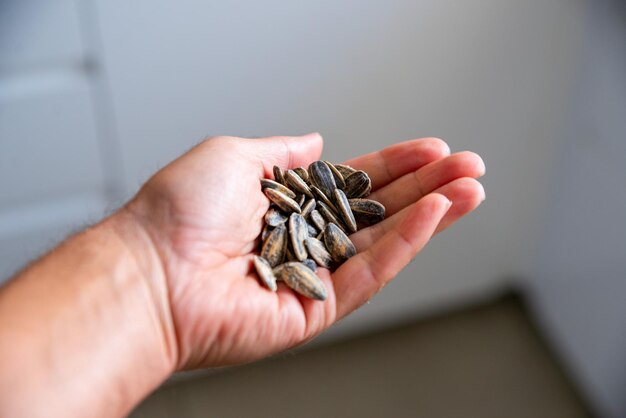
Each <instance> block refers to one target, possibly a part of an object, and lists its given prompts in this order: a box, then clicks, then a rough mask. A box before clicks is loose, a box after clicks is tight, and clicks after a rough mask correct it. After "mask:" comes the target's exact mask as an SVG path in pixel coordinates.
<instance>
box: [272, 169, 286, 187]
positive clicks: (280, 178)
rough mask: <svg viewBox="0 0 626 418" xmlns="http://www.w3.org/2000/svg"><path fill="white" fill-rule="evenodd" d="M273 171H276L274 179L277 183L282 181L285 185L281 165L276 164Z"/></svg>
mask: <svg viewBox="0 0 626 418" xmlns="http://www.w3.org/2000/svg"><path fill="white" fill-rule="evenodd" d="M273 171H274V181H275V182H276V183H280V184H282V185H284V184H285V179H284V178H283V172H282V171H281V170H280V167H278V166H277V165H275V166H274V169H273Z"/></svg>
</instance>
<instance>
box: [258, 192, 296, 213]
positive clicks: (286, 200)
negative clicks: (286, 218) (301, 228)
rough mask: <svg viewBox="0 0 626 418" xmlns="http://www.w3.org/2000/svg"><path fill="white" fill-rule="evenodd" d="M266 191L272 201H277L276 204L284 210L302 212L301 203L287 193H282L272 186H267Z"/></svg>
mask: <svg viewBox="0 0 626 418" xmlns="http://www.w3.org/2000/svg"><path fill="white" fill-rule="evenodd" d="M264 191H265V196H267V197H268V199H269V200H271V201H272V202H274V203H276V205H277V206H278V207H279V208H281V209H282V210H284V211H285V212H296V213H300V205H298V203H297V202H296V201H295V200H293V199H292V198H290V197H289V196H287V195H286V194H284V193H281V192H279V191H278V190H274V189H271V188H266V189H265V190H264Z"/></svg>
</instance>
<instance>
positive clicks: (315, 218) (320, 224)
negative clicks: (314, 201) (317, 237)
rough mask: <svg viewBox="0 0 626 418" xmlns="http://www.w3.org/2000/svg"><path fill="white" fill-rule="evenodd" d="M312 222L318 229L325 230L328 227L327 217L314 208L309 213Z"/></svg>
mask: <svg viewBox="0 0 626 418" xmlns="http://www.w3.org/2000/svg"><path fill="white" fill-rule="evenodd" d="M309 218H310V220H311V221H310V222H311V223H312V224H313V225H315V227H316V228H317V229H319V230H320V231H323V230H324V228H326V223H327V222H326V219H324V217H323V216H322V215H320V213H319V212H318V211H317V210H312V211H311V215H309Z"/></svg>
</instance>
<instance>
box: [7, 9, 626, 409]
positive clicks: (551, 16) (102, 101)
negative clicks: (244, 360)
mask: <svg viewBox="0 0 626 418" xmlns="http://www.w3.org/2000/svg"><path fill="white" fill-rule="evenodd" d="M311 131H319V132H321V133H322V135H323V136H324V137H325V150H324V158H325V159H328V160H331V161H337V162H340V161H343V160H345V159H348V158H350V157H353V156H356V155H359V154H362V153H366V152H370V151H373V150H376V149H379V148H382V147H385V146H387V145H390V144H393V143H396V142H399V141H401V140H405V139H410V138H416V137H423V136H437V137H441V138H444V139H445V140H446V141H447V142H448V143H449V144H450V146H451V148H452V150H453V151H460V150H465V149H470V150H473V151H476V152H478V153H479V154H480V155H482V156H483V158H484V160H485V162H486V166H487V175H486V176H485V177H484V178H483V181H482V182H483V184H484V186H485V189H486V192H487V200H486V201H485V202H484V203H483V205H482V206H481V207H480V208H479V209H478V210H477V211H476V212H475V213H473V214H471V215H470V216H468V217H467V218H466V219H464V220H463V221H462V222H460V223H459V224H458V225H456V226H455V227H454V228H452V229H451V230H448V231H446V232H444V233H443V234H441V235H440V236H438V237H436V238H435V239H434V240H433V241H432V242H431V243H430V244H429V245H428V247H427V248H426V249H425V250H424V251H423V252H422V253H420V254H419V255H418V257H417V258H416V259H415V260H414V262H413V263H411V265H410V266H409V267H408V268H406V270H404V271H403V273H402V274H400V276H399V277H398V278H397V280H395V281H394V282H393V283H392V284H391V285H389V286H388V287H386V288H385V290H384V291H383V292H382V293H381V294H380V295H379V296H377V297H375V298H374V299H373V300H372V301H371V303H369V304H368V305H366V306H364V307H363V308H362V309H361V310H359V311H358V312H357V313H355V314H354V315H352V316H351V317H349V318H348V319H346V320H344V321H342V322H341V323H339V324H337V325H336V326H335V327H333V328H332V329H331V330H330V332H328V333H327V334H325V335H323V336H321V337H320V338H318V339H317V340H315V341H314V342H313V343H311V344H309V345H308V346H306V347H304V348H302V349H299V350H295V351H292V352H289V353H286V354H282V355H279V356H277V357H276V358H273V359H270V360H267V361H264V362H260V363H257V364H254V365H250V366H243V367H237V368H231V369H227V370H219V371H209V372H198V373H192V374H187V375H180V376H175V377H174V378H173V379H171V381H168V382H167V383H166V384H164V386H163V387H162V388H161V389H160V390H159V391H158V392H157V393H155V394H154V395H153V396H151V397H150V398H148V399H147V400H146V401H145V402H144V403H143V404H142V405H141V406H140V407H139V408H138V409H137V410H136V411H135V412H134V413H133V416H136V417H141V416H146V417H148V416H151V417H160V416H163V417H166V416H176V417H200V416H202V417H204V416H222V417H223V416H251V415H260V416H265V415H270V414H271V415H273V416H342V417H349V416H373V417H375V416H433V417H434V416H447V417H449V416H465V417H470V416H481V417H486V416H494V417H495V416H498V417H502V416H507V417H516V416H520V417H522V416H533V417H538V416H545V417H561V416H562V417H575V416H590V415H593V416H606V417H623V416H626V239H625V237H626V221H625V219H624V216H625V214H626V185H625V183H626V2H624V1H620V0H595V1H591V0H532V1H520V0H518V1H513V0H506V1H496V0H476V1H472V2H462V1H451V0H398V1H383V0H380V1H357V0H352V1H341V2H337V1H330V0H323V1H315V2H313V1H310V2H305V1H294V2H284V1H191V0H185V1H178V2H172V1H161V0H158V1H154V0H153V1H147V0H144V1H132V2H122V1H104V0H57V1H54V2H50V1H45V0H26V1H19V0H0V278H1V279H0V281H1V280H6V279H8V278H9V277H10V276H11V275H12V274H13V273H14V272H15V271H16V270H18V269H19V268H21V267H22V266H23V265H24V264H25V263H27V262H28V261H29V260H32V259H33V258H35V257H37V256H38V255H40V254H42V253H43V252H44V251H45V250H46V249H49V248H50V247H51V246H53V245H54V244H55V243H57V242H59V241H60V240H62V239H63V238H64V237H66V236H67V235H68V234H69V233H71V232H73V231H77V230H79V229H81V228H83V227H85V226H87V225H89V224H91V223H93V222H95V221H97V220H98V219H100V218H101V217H103V216H105V215H106V214H108V213H111V212H112V211H114V210H115V208H117V207H119V206H120V205H121V204H122V203H123V202H124V201H125V200H126V199H128V198H129V197H130V196H132V195H133V194H134V193H135V191H136V190H137V189H138V187H139V186H140V185H141V184H142V182H143V181H145V180H146V179H147V178H148V177H149V176H150V175H151V174H152V173H153V172H155V171H156V170H157V169H159V168H160V167H162V166H163V165H164V164H166V163H167V162H168V161H170V160H171V159H173V158H175V157H176V156H178V155H179V154H181V153H182V152H184V151H185V150H187V149H188V148H189V147H191V146H192V145H194V144H196V143H197V142H198V141H200V140H201V139H202V138H204V137H206V136H208V135H219V134H228V135H237V136H265V135H275V134H284V135H288V134H304V133H307V132H311ZM0 343H2V344H5V343H10V342H5V341H3V342H0Z"/></svg>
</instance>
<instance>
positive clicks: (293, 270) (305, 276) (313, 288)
mask: <svg viewBox="0 0 626 418" xmlns="http://www.w3.org/2000/svg"><path fill="white" fill-rule="evenodd" d="M274 272H275V274H276V276H277V278H279V279H280V280H283V281H284V282H285V283H286V284H287V286H289V287H290V288H292V289H293V290H295V291H296V292H298V293H300V294H301V295H304V296H306V297H308V298H311V299H316V300H325V299H326V297H327V293H326V287H325V286H324V283H323V282H322V280H321V279H320V278H319V277H317V276H316V275H315V273H313V271H312V270H310V269H309V268H308V267H306V266H305V265H304V264H302V263H296V262H288V263H285V264H283V265H281V266H280V267H278V268H277V269H275V270H274Z"/></svg>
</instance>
